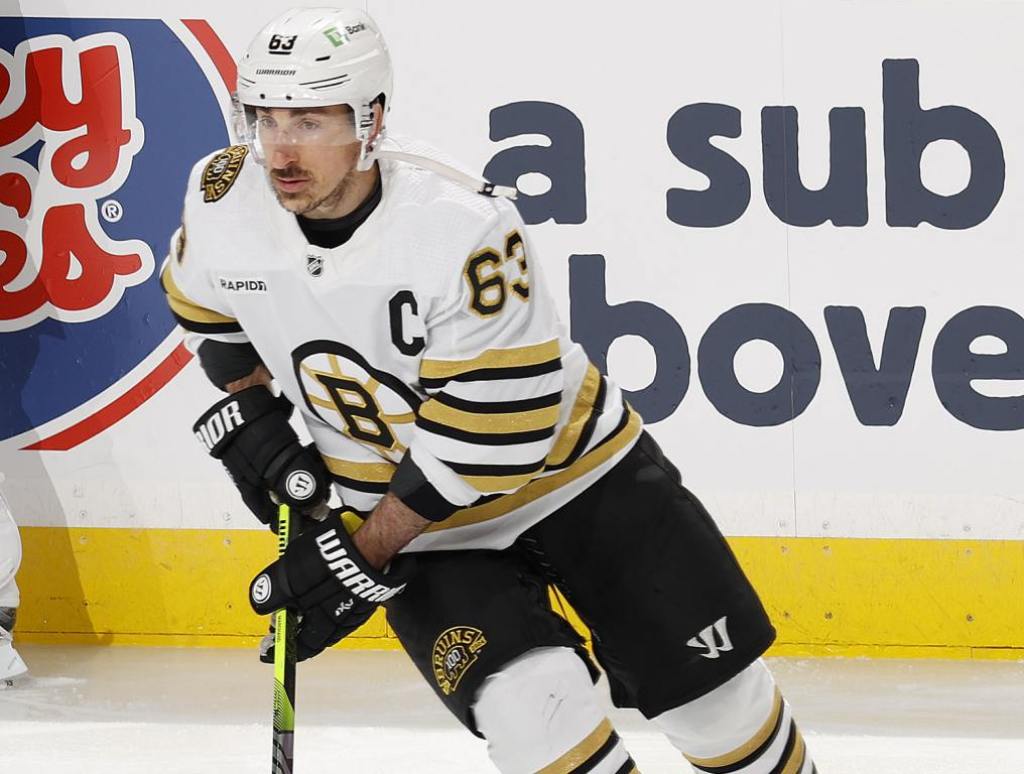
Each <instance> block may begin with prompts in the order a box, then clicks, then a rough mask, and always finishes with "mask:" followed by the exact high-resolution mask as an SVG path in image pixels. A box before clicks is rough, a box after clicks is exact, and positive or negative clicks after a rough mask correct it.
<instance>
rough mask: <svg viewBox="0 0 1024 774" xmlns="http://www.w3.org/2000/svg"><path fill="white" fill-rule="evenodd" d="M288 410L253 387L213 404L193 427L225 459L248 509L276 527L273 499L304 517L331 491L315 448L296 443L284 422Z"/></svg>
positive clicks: (211, 450)
mask: <svg viewBox="0 0 1024 774" xmlns="http://www.w3.org/2000/svg"><path fill="white" fill-rule="evenodd" d="M291 412H292V405H291V403H289V402H288V400H287V399H285V398H284V397H283V396H282V397H280V398H275V397H274V396H273V395H272V394H271V393H270V390H268V389H267V388H266V387H263V386H261V385H257V386H255V387H248V388H247V389H244V390H241V391H239V392H236V393H234V394H232V395H229V396H228V397H226V398H224V399H223V400H221V401H219V402H218V403H216V404H214V405H213V406H212V407H211V408H210V409H209V410H208V411H207V412H206V413H205V414H203V415H202V416H201V417H199V419H198V421H197V422H196V423H195V424H194V425H193V426H192V430H193V431H194V432H195V434H196V438H198V439H199V441H200V443H202V444H203V446H205V447H206V450H207V451H208V452H209V453H210V455H211V456H212V457H215V458H216V459H219V460H220V461H221V462H223V463H224V467H225V468H227V471H228V474H229V475H230V476H231V479H232V481H234V482H235V486H237V487H238V491H239V493H240V494H241V495H242V500H243V501H244V502H245V504H246V505H247V506H248V507H249V510H250V511H252V512H253V513H254V514H256V518H258V519H259V520H260V521H262V522H263V523H264V524H267V525H269V526H270V528H271V529H273V530H275V531H276V530H277V504H276V503H286V504H288V505H289V506H291V507H292V509H294V510H295V511H296V512H297V513H298V514H299V515H302V516H308V515H310V514H311V513H312V512H313V511H314V510H316V509H317V507H318V506H320V505H322V504H323V503H325V502H326V501H327V498H328V496H329V492H330V490H329V486H330V476H329V474H328V472H327V467H326V466H325V465H324V461H323V459H321V457H320V455H319V454H318V453H317V451H316V449H315V448H313V447H312V446H308V447H307V446H303V445H302V444H300V443H299V437H298V436H297V435H296V434H295V430H293V429H292V426H291V425H290V424H288V417H289V416H291ZM271 495H273V497H272V496H271ZM275 498H276V502H275Z"/></svg>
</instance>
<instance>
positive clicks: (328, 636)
mask: <svg viewBox="0 0 1024 774" xmlns="http://www.w3.org/2000/svg"><path fill="white" fill-rule="evenodd" d="M353 517H356V514H355V512H354V511H350V510H343V509H337V510H333V511H331V514H330V516H328V517H327V519H325V520H324V521H322V522H318V523H316V524H314V525H312V526H311V527H310V528H309V529H307V530H306V531H305V532H303V533H302V534H301V535H299V536H298V537H297V538H295V539H294V540H292V542H291V543H289V544H288V547H287V548H286V549H285V551H284V556H282V557H281V558H280V559H278V560H277V561H276V562H274V563H273V564H271V565H270V566H269V567H267V568H266V569H265V570H263V572H261V573H260V574H259V575H257V576H256V577H255V578H254V579H253V581H252V583H250V584H249V604H251V605H252V609H253V610H255V611H256V612H257V613H259V614H260V615H269V614H270V613H273V612H274V611H276V610H280V609H281V608H283V607H288V608H291V609H293V610H295V611H297V612H298V613H299V625H298V629H297V632H296V638H295V640H296V657H297V658H298V660H299V661H303V660H305V659H307V658H312V657H313V656H315V655H317V654H318V653H320V652H321V651H323V650H324V649H325V648H329V647H330V646H331V645H334V644H335V643H336V642H340V641H341V639H342V638H344V637H346V636H348V635H349V634H351V633H352V632H354V631H355V630H356V629H358V628H359V627H360V626H362V625H363V624H364V623H366V621H367V620H368V619H369V618H370V616H371V615H373V611H374V610H376V609H377V606H378V605H380V604H381V603H382V602H386V601H387V600H389V599H391V598H392V597H394V596H395V595H396V594H399V593H400V592H401V591H402V590H403V589H404V588H405V582H406V580H407V579H408V577H409V575H410V574H411V572H412V570H413V566H414V563H415V560H414V559H412V558H410V557H407V556H398V557H395V559H394V560H393V561H392V563H391V565H390V566H389V568H388V569H387V571H386V572H381V571H379V570H375V569H374V568H373V567H371V566H370V565H369V564H368V563H367V562H366V560H365V559H363V556H362V554H360V553H359V550H358V549H357V548H356V547H355V545H354V544H353V543H352V538H351V537H350V536H349V531H348V529H346V525H345V523H344V521H343V519H345V518H347V519H348V520H349V524H350V525H352V521H351V520H352V518H353ZM356 518H358V517H356ZM356 523H358V521H357V522H356ZM260 658H261V660H263V661H271V662H272V661H273V659H274V653H273V648H269V649H265V648H261V652H260Z"/></svg>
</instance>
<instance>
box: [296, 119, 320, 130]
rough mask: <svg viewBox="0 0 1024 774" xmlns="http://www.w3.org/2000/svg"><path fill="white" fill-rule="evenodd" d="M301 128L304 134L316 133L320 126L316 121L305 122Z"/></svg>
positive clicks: (300, 125)
mask: <svg viewBox="0 0 1024 774" xmlns="http://www.w3.org/2000/svg"><path fill="white" fill-rule="evenodd" d="M299 128H300V129H301V130H302V131H304V132H315V131H316V130H317V129H319V128H320V124H318V123H317V122H316V121H303V122H302V123H301V124H299Z"/></svg>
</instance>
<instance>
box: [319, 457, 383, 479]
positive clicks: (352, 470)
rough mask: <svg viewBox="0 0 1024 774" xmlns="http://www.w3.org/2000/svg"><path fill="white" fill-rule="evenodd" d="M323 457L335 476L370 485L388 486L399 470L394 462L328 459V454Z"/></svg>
mask: <svg viewBox="0 0 1024 774" xmlns="http://www.w3.org/2000/svg"><path fill="white" fill-rule="evenodd" d="M321 456H322V457H323V458H324V464H325V465H327V469H328V470H329V471H330V472H331V473H333V474H334V475H336V476H344V477H345V478H351V479H354V480H355V481H365V482H366V483H368V484H387V483H388V482H389V481H391V477H392V476H394V475H395V470H396V469H397V468H398V466H397V465H395V464H394V463H393V462H352V461H350V460H339V459H337V458H336V457H328V456H327V455H326V454H324V455H321Z"/></svg>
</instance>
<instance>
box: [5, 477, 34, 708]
mask: <svg viewBox="0 0 1024 774" xmlns="http://www.w3.org/2000/svg"><path fill="white" fill-rule="evenodd" d="M3 480H4V477H3V474H0V484H2V483H3ZM20 565H21V537H20V536H19V535H18V525H17V524H15V523H14V516H13V515H11V509H10V508H9V507H8V506H7V501H6V500H5V499H4V496H3V493H2V492H0V688H6V687H10V686H11V685H13V683H14V679H15V678H16V677H21V676H22V675H24V674H25V672H27V671H28V667H26V666H25V662H24V661H23V660H22V658H21V656H20V655H18V651H16V650H15V649H14V622H15V619H16V618H17V615H18V604H19V603H20V601H21V597H20V595H19V593H18V584H17V583H16V582H15V580H14V576H15V575H16V574H17V573H18V567H19V566H20Z"/></svg>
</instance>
